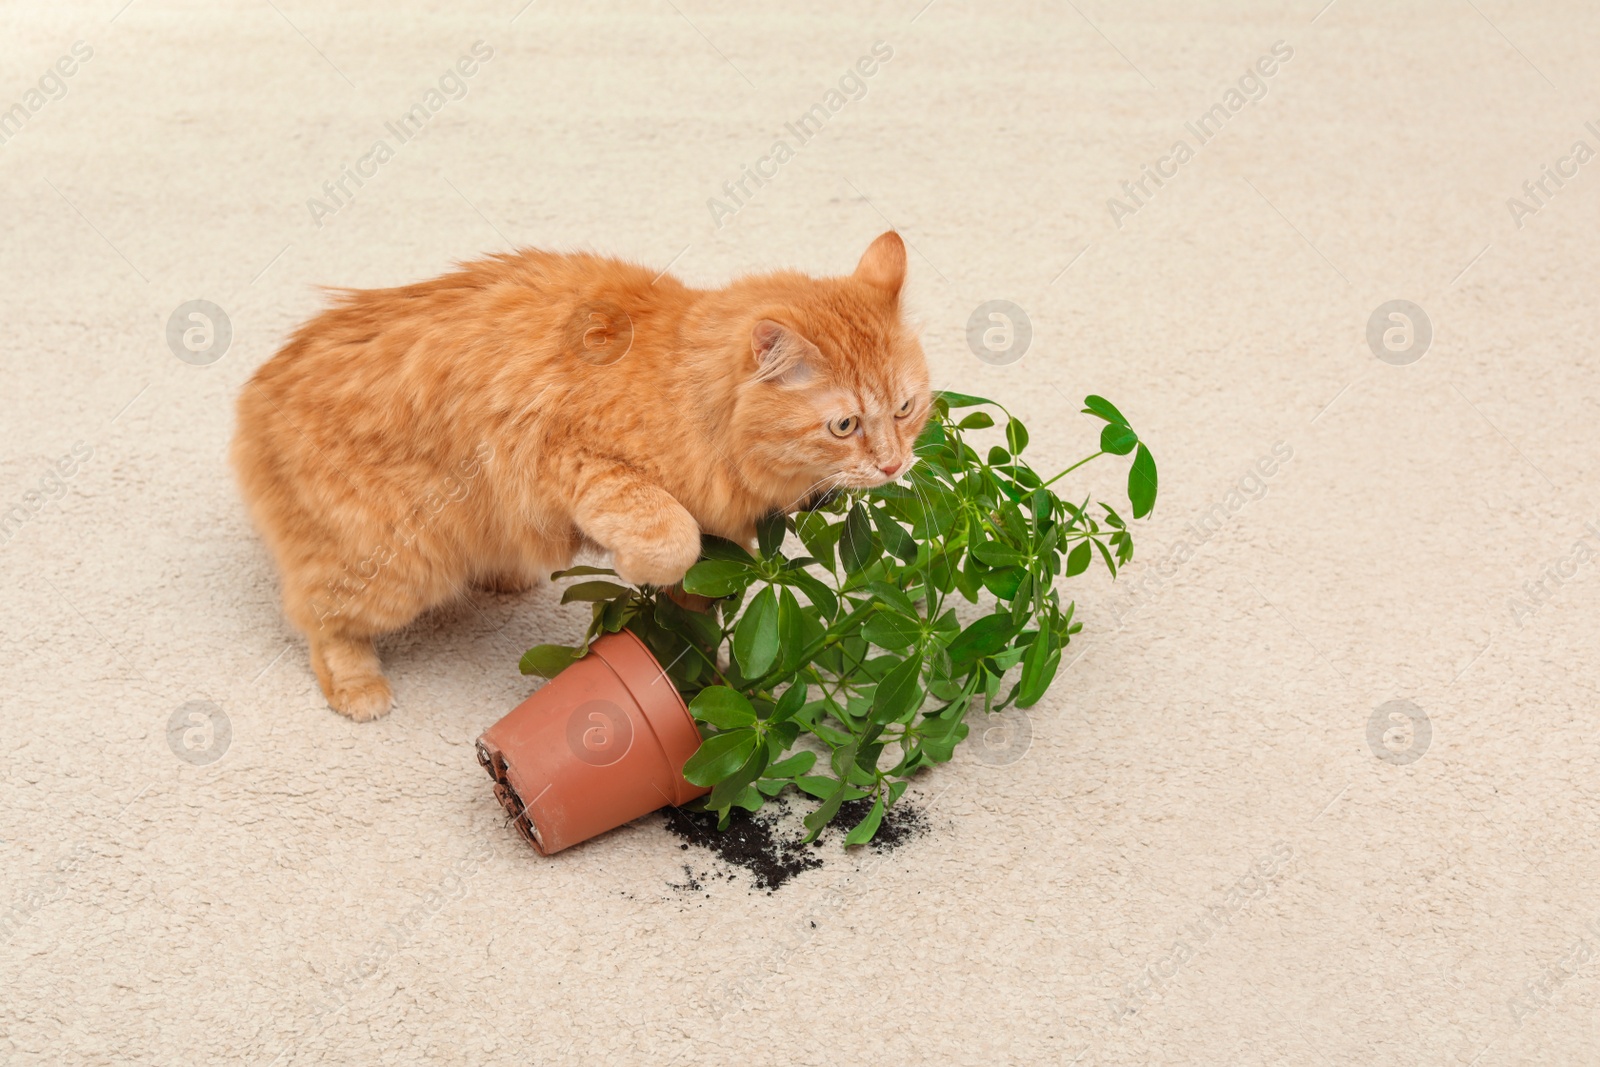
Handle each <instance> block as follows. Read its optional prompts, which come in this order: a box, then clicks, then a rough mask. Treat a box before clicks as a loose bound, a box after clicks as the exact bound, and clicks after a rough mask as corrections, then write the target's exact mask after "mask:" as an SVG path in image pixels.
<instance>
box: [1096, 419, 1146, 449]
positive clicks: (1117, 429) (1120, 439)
mask: <svg viewBox="0 0 1600 1067" xmlns="http://www.w3.org/2000/svg"><path fill="white" fill-rule="evenodd" d="M1138 443H1139V435H1138V434H1136V433H1134V432H1133V428H1132V427H1131V426H1124V425H1123V424H1122V423H1120V422H1108V423H1106V425H1105V428H1104V429H1102V430H1101V431H1100V451H1102V452H1109V453H1111V454H1112V455H1113V456H1126V455H1127V454H1128V453H1129V452H1132V451H1133V446H1134V445H1136V444H1138Z"/></svg>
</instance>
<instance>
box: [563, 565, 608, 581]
mask: <svg viewBox="0 0 1600 1067" xmlns="http://www.w3.org/2000/svg"><path fill="white" fill-rule="evenodd" d="M591 574H604V575H606V576H608V577H611V578H615V577H616V576H617V572H616V571H614V570H612V569H611V568H610V567H590V566H588V565H584V566H581V567H568V568H567V569H566V570H561V571H556V572H554V573H553V574H551V575H550V577H551V578H586V577H588V576H589V575H591Z"/></svg>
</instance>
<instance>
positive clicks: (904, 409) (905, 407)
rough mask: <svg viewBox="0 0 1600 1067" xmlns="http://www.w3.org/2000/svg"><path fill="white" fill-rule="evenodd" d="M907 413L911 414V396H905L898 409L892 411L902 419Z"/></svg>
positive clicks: (896, 416)
mask: <svg viewBox="0 0 1600 1067" xmlns="http://www.w3.org/2000/svg"><path fill="white" fill-rule="evenodd" d="M909 414H911V398H910V397H907V398H906V402H905V403H904V404H901V405H900V410H899V411H897V412H895V413H894V417H895V418H897V419H903V418H905V417H906V416H907V415H909Z"/></svg>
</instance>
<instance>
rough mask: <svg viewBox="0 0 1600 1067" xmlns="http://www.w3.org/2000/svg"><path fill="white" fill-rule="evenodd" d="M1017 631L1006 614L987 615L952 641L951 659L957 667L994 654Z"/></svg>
mask: <svg viewBox="0 0 1600 1067" xmlns="http://www.w3.org/2000/svg"><path fill="white" fill-rule="evenodd" d="M1013 633H1015V631H1014V630H1013V629H1012V626H1011V619H1010V617H1009V616H1006V615H985V616H984V617H983V618H981V619H979V620H978V621H976V622H974V623H973V624H972V625H971V626H968V627H967V628H966V629H965V630H962V631H961V632H960V633H959V634H957V635H956V639H955V640H954V641H952V642H950V648H949V652H950V661H951V663H953V664H954V665H955V666H956V668H957V669H960V668H962V667H965V666H968V665H970V664H973V663H976V662H978V660H980V659H982V658H983V657H985V656H992V655H994V654H995V653H996V652H998V651H1000V650H1001V649H1002V648H1004V647H1005V646H1006V642H1008V641H1010V640H1011V636H1012V634H1013Z"/></svg>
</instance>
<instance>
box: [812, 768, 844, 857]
mask: <svg viewBox="0 0 1600 1067" xmlns="http://www.w3.org/2000/svg"><path fill="white" fill-rule="evenodd" d="M847 788H849V787H848V785H847V784H846V783H845V782H844V781H840V782H839V784H838V785H837V786H836V787H835V788H834V791H833V792H832V794H830V795H829V796H828V799H826V800H824V801H823V802H822V807H820V808H818V809H817V810H816V811H814V812H812V813H811V814H810V815H807V816H806V829H807V830H810V831H811V832H810V833H809V834H807V835H806V841H807V842H810V841H815V840H816V839H817V835H818V834H820V833H821V832H822V828H823V827H824V826H827V825H828V824H829V823H830V822H832V821H833V817H834V816H835V815H837V814H839V805H841V804H843V803H844V793H845V790H846V789H847Z"/></svg>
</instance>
